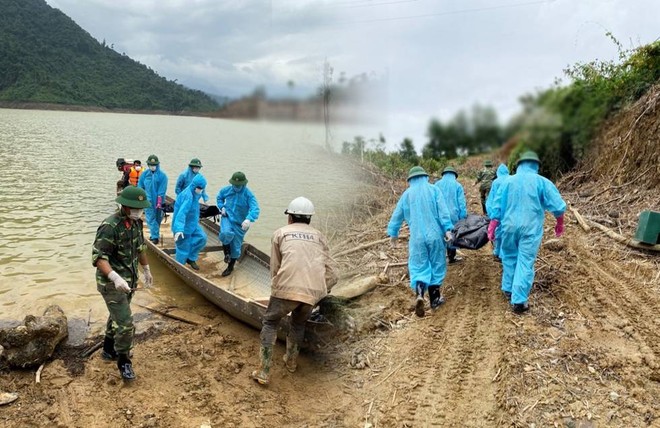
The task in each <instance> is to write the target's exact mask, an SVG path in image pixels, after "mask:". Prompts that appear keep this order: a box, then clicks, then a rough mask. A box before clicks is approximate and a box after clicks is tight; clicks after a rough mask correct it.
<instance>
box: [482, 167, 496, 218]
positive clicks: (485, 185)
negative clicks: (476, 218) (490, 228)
mask: <svg viewBox="0 0 660 428" xmlns="http://www.w3.org/2000/svg"><path fill="white" fill-rule="evenodd" d="M496 177H497V175H496V172H495V170H494V169H493V168H484V169H482V170H481V171H479V174H477V183H479V182H481V185H480V186H479V195H480V196H481V208H482V209H483V211H484V214H486V199H487V198H488V193H489V192H490V186H492V184H493V181H494V180H495V178H496Z"/></svg>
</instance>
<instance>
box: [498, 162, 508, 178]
mask: <svg viewBox="0 0 660 428" xmlns="http://www.w3.org/2000/svg"><path fill="white" fill-rule="evenodd" d="M508 175H509V168H507V167H506V165H504V164H503V163H501V164H500V166H498V167H497V178H500V177H506V176H508Z"/></svg>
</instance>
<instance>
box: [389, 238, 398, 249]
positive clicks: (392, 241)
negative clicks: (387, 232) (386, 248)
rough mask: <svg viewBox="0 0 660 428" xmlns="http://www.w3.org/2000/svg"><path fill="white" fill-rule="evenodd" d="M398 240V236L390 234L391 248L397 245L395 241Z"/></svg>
mask: <svg viewBox="0 0 660 428" xmlns="http://www.w3.org/2000/svg"><path fill="white" fill-rule="evenodd" d="M398 241H399V238H398V237H395V236H392V237H391V238H390V247H392V248H396V247H397V246H398V245H397V242H398Z"/></svg>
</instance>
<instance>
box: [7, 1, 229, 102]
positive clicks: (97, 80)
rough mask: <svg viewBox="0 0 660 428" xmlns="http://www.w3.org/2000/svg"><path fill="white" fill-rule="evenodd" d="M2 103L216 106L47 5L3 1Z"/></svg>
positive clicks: (210, 100)
mask: <svg viewBox="0 0 660 428" xmlns="http://www.w3.org/2000/svg"><path fill="white" fill-rule="evenodd" d="M0 101H11V102H29V103H55V104H69V105H83V106H99V107H105V108H110V109H115V108H116V109H135V110H165V111H170V112H184V111H209V110H215V109H217V108H218V105H217V103H216V102H215V101H214V100H213V99H211V98H210V97H209V96H207V95H206V94H205V93H203V92H201V91H196V90H191V89H188V88H186V87H184V86H182V85H179V84H177V83H174V82H171V81H168V80H167V79H165V78H164V77H161V76H159V75H158V74H156V73H155V72H154V71H153V70H151V69H150V68H148V67H146V66H144V65H142V64H140V63H138V62H136V61H134V60H132V59H131V58H129V57H128V56H126V55H122V54H119V53H117V52H115V51H114V50H112V49H111V48H110V47H108V46H106V45H105V42H103V43H99V42H98V41H97V40H96V39H94V38H93V37H92V36H91V35H90V34H89V33H88V32H86V31H85V30H83V29H82V28H80V27H79V26H78V25H77V24H76V23H75V22H74V21H73V20H72V19H71V18H69V17H68V16H66V15H65V14H64V13H62V12H61V11H60V10H58V9H54V8H52V7H50V6H49V5H48V4H46V2H45V1H44V0H0Z"/></svg>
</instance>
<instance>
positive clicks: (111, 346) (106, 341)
mask: <svg viewBox="0 0 660 428" xmlns="http://www.w3.org/2000/svg"><path fill="white" fill-rule="evenodd" d="M101 358H102V359H103V360H105V361H114V360H116V359H117V351H115V339H114V338H113V337H110V336H105V337H104V338H103V350H101Z"/></svg>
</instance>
